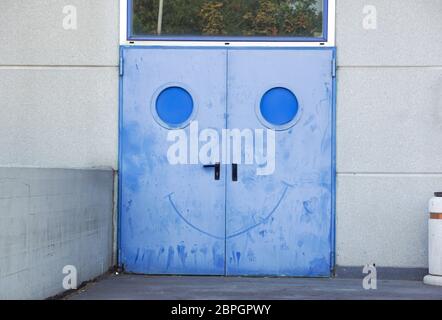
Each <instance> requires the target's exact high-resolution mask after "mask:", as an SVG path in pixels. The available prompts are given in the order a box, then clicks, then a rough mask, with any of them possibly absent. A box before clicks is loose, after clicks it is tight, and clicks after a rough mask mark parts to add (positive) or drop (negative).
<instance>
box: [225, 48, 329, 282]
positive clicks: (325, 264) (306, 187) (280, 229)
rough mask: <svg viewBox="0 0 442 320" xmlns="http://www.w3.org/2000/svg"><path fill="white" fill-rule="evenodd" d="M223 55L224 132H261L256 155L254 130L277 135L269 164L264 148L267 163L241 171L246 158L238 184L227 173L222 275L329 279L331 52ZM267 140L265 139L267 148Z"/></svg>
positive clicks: (238, 172) (254, 51)
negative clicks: (225, 65) (225, 61)
mask: <svg viewBox="0 0 442 320" xmlns="http://www.w3.org/2000/svg"><path fill="white" fill-rule="evenodd" d="M228 54H229V57H228V90H227V92H228V102H227V109H228V110H227V114H228V115H229V117H228V120H227V127H228V128H229V129H240V130H243V129H252V130H255V129H258V131H255V135H254V150H255V153H256V152H257V151H258V154H259V150H260V148H259V146H260V145H262V143H261V140H259V139H257V136H258V135H259V134H258V135H257V133H258V132H259V129H261V130H263V129H264V130H265V129H267V128H269V127H270V128H272V129H274V130H275V131H273V132H274V133H275V142H276V143H275V158H274V159H273V160H274V161H272V160H271V156H272V155H271V148H264V150H265V149H267V150H265V151H270V152H269V154H267V155H266V152H264V153H263V155H265V157H267V158H268V159H270V160H268V161H267V162H262V161H260V163H257V161H256V160H257V159H258V158H259V157H258V158H257V157H256V156H255V159H254V160H255V161H254V163H253V164H245V163H244V162H245V155H244V154H243V158H242V159H243V161H244V162H243V163H239V164H238V166H237V176H238V181H236V182H235V181H232V180H233V179H232V178H233V176H232V173H233V172H232V171H233V166H228V167H229V170H230V172H229V173H228V182H227V186H226V189H227V194H226V204H227V207H226V273H227V275H278V276H283V275H286V276H312V277H314V276H329V275H330V270H331V267H332V258H331V256H332V243H333V241H332V237H333V236H332V226H333V223H332V202H333V201H332V189H333V188H332V185H333V177H332V175H333V169H332V168H333V161H332V158H333V152H332V149H333V144H332V136H333V125H332V124H333V78H332V72H331V70H332V59H333V50H327V49H324V50H312V49H293V50H277V49H276V50H243V49H238V50H235V49H232V50H229V52H228ZM270 137H271V135H269V136H267V135H264V141H267V145H266V143H264V146H267V147H268V141H270V140H267V138H270ZM244 141H245V140H244ZM242 150H243V151H242V152H243V153H244V150H247V148H242ZM269 157H270V158H269ZM272 163H273V164H274V171H272ZM258 169H263V170H261V172H260V174H258V171H259V170H258ZM263 171H264V172H263ZM265 171H267V172H265ZM263 173H264V175H263ZM229 180H230V181H229Z"/></svg>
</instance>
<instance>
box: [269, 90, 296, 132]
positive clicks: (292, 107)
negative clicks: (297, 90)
mask: <svg viewBox="0 0 442 320" xmlns="http://www.w3.org/2000/svg"><path fill="white" fill-rule="evenodd" d="M260 108H261V115H262V117H263V118H264V119H265V120H266V121H267V122H268V123H270V124H272V125H274V126H281V125H285V124H287V123H289V122H290V121H292V120H293V119H295V117H296V114H297V113H298V108H299V106H298V99H296V96H295V95H294V94H293V93H292V92H291V91H290V90H288V89H286V88H273V89H271V90H269V91H267V92H266V93H265V94H264V96H263V97H262V99H261V105H260Z"/></svg>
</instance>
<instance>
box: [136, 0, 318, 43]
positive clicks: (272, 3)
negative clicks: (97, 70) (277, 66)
mask: <svg viewBox="0 0 442 320" xmlns="http://www.w3.org/2000/svg"><path fill="white" fill-rule="evenodd" d="M160 3H162V4H163V14H162V16H161V18H162V19H158V15H159V6H160ZM132 10H133V11H132V13H133V14H132V19H133V21H132V35H133V36H140V35H141V36H143V35H144V36H159V35H160V34H158V30H161V35H163V36H226V37H235V36H256V37H268V36H272V37H309V38H322V37H323V1H322V0H228V1H219V0H213V1H211V0H162V1H160V0H132ZM161 20H162V22H159V21H161ZM159 24H160V26H159Z"/></svg>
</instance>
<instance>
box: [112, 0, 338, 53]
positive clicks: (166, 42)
mask: <svg viewBox="0 0 442 320" xmlns="http://www.w3.org/2000/svg"><path fill="white" fill-rule="evenodd" d="M322 1H323V2H324V22H323V26H324V37H323V38H304V37H256V36H255V37H254V36H252V37H228V36H227V37H223V36H155V37H153V36H148V35H146V36H132V35H131V32H132V31H131V21H132V20H131V19H132V10H131V9H130V8H131V5H132V0H120V45H124V46H134V45H136V46H215V47H219V46H231V47H255V46H256V47H334V46H335V12H336V0H322Z"/></svg>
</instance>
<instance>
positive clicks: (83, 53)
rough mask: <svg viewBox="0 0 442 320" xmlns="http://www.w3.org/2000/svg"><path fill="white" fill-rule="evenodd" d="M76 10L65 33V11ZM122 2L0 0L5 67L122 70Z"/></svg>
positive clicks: (0, 61)
mask: <svg viewBox="0 0 442 320" xmlns="http://www.w3.org/2000/svg"><path fill="white" fill-rule="evenodd" d="M66 5H73V6H75V7H76V8H77V21H78V23H77V30H65V29H64V28H63V19H64V17H65V16H66V15H65V14H64V13H63V8H64V7H65V6H66ZM118 35H119V5H118V0H93V1H91V0H32V1H29V0H1V1H0V39H1V42H0V65H88V66H89V65H107V66H109V65H111V66H116V65H118V61H119V59H118Z"/></svg>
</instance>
